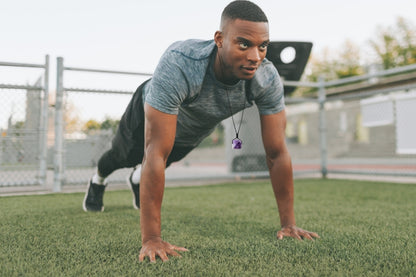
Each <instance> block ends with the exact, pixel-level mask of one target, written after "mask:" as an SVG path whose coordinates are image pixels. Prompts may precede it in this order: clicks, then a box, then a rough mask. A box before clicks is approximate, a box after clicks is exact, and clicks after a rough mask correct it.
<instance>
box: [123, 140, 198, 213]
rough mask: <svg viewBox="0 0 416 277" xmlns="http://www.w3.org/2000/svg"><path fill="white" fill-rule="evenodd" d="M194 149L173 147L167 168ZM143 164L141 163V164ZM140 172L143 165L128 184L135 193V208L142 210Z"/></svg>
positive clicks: (129, 178)
mask: <svg viewBox="0 0 416 277" xmlns="http://www.w3.org/2000/svg"><path fill="white" fill-rule="evenodd" d="M192 149H194V148H193V147H178V146H175V145H174V146H173V149H172V152H171V153H170V155H169V157H168V160H167V162H166V168H167V167H169V166H170V165H171V164H172V163H173V162H177V161H180V160H182V159H183V158H184V157H185V156H186V155H187V154H188V153H189V152H191V151H192ZM140 163H141V162H140ZM140 172H141V165H140V164H139V165H137V166H136V167H135V168H134V170H133V172H132V173H131V175H130V176H129V177H128V178H127V184H128V185H129V186H130V187H131V189H132V192H133V207H134V208H135V209H136V210H137V209H140Z"/></svg>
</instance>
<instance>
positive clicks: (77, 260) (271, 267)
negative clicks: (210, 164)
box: [0, 180, 416, 276]
mask: <svg viewBox="0 0 416 277" xmlns="http://www.w3.org/2000/svg"><path fill="white" fill-rule="evenodd" d="M295 191H296V199H295V211H296V216H297V223H298V225H299V226H300V227H302V228H304V229H307V230H310V231H315V232H318V233H319V234H320V236H321V238H320V239H318V240H316V241H296V240H294V239H290V238H286V239H284V240H283V241H277V239H276V237H275V235H276V232H277V230H278V229H279V224H278V222H279V219H278V215H277V209H276V204H275V201H274V198H273V194H272V189H271V186H270V184H269V183H268V182H265V181H263V182H251V183H247V182H244V183H233V184H223V185H212V186H201V187H183V188H167V189H166V191H165V198H164V204H163V210H162V230H163V232H162V233H163V237H164V239H166V240H167V241H169V242H170V243H173V244H177V245H180V246H184V247H187V248H188V249H189V250H190V251H189V252H186V253H183V254H182V256H183V257H182V259H179V258H172V259H171V260H170V261H168V262H166V263H162V262H160V261H159V262H157V263H156V264H151V263H149V262H145V263H139V262H138V254H139V250H140V226H139V212H138V211H136V210H134V209H133V208H132V205H131V192H130V191H127V190H126V191H108V192H106V195H105V197H104V203H105V206H106V208H105V212H104V213H100V214H96V213H85V212H83V211H82V207H81V206H82V205H81V202H82V199H83V197H84V194H83V193H74V194H51V195H38V196H18V197H1V198H0V211H1V215H0V228H1V231H0V276H415V275H416V236H415V234H416V223H415V220H416V185H415V184H392V183H378V182H359V181H343V180H297V181H296V184H295Z"/></svg>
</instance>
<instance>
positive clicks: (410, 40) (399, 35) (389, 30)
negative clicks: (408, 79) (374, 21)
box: [370, 17, 416, 69]
mask: <svg viewBox="0 0 416 277" xmlns="http://www.w3.org/2000/svg"><path fill="white" fill-rule="evenodd" d="M370 44H371V46H372V47H373V49H374V51H375V52H376V53H377V55H378V59H379V62H380V63H382V64H383V67H384V69H389V68H394V67H398V66H404V65H409V64H414V63H416V28H415V26H413V25H412V24H411V22H410V21H408V20H406V19H404V18H402V17H399V18H398V19H397V22H396V25H394V26H389V27H379V28H378V30H377V36H376V39H373V40H371V41H370Z"/></svg>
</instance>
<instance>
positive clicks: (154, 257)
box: [149, 252, 156, 263]
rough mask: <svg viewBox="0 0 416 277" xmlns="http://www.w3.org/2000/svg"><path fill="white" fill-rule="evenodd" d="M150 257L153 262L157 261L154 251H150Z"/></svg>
mask: <svg viewBox="0 0 416 277" xmlns="http://www.w3.org/2000/svg"><path fill="white" fill-rule="evenodd" d="M149 259H150V262H151V263H155V262H156V254H155V253H154V252H152V253H150V255H149Z"/></svg>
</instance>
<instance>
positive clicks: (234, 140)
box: [232, 138, 243, 149]
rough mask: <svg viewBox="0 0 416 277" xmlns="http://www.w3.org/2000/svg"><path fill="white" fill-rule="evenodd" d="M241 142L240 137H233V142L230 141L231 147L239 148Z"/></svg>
mask: <svg viewBox="0 0 416 277" xmlns="http://www.w3.org/2000/svg"><path fill="white" fill-rule="evenodd" d="M242 144H243V142H242V141H241V140H240V139H238V138H235V139H233V142H232V145H233V146H232V147H233V149H241V145H242Z"/></svg>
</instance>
